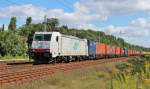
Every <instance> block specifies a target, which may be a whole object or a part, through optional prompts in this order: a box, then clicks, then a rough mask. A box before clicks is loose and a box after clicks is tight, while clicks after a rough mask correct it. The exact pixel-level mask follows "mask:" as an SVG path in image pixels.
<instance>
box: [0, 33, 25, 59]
mask: <svg viewBox="0 0 150 89" xmlns="http://www.w3.org/2000/svg"><path fill="white" fill-rule="evenodd" d="M26 50H27V46H26V42H25V40H24V39H23V38H22V37H21V36H19V35H18V34H17V33H15V32H0V55H1V56H6V55H11V56H17V55H18V56H22V55H25V53H26Z"/></svg>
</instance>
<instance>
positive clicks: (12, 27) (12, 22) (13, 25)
mask: <svg viewBox="0 0 150 89" xmlns="http://www.w3.org/2000/svg"><path fill="white" fill-rule="evenodd" d="M8 29H9V30H12V31H15V30H16V17H11V20H10V23H9V26H8Z"/></svg>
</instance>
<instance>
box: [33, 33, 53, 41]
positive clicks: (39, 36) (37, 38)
mask: <svg viewBox="0 0 150 89" xmlns="http://www.w3.org/2000/svg"><path fill="white" fill-rule="evenodd" d="M51 36H52V35H51V34H35V37H34V40H35V41H50V40H51Z"/></svg>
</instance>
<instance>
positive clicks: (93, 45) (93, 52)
mask: <svg viewBox="0 0 150 89" xmlns="http://www.w3.org/2000/svg"><path fill="white" fill-rule="evenodd" d="M88 54H89V56H93V57H94V56H96V42H93V41H88Z"/></svg>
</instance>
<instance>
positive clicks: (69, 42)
mask: <svg viewBox="0 0 150 89" xmlns="http://www.w3.org/2000/svg"><path fill="white" fill-rule="evenodd" d="M141 54H142V52H141V51H137V50H131V49H127V48H121V47H116V46H112V45H107V44H104V43H100V42H94V41H89V40H87V39H80V38H78V37H75V36H68V35H63V34H61V33H59V32H35V34H34V37H33V41H32V46H31V52H30V57H31V58H32V59H33V60H34V62H38V63H57V62H70V61H82V60H95V59H100V58H113V57H123V56H133V55H141Z"/></svg>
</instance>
